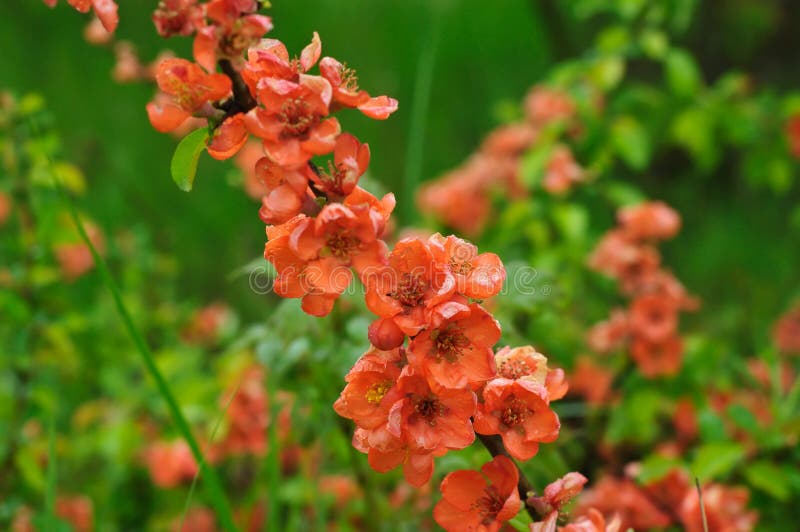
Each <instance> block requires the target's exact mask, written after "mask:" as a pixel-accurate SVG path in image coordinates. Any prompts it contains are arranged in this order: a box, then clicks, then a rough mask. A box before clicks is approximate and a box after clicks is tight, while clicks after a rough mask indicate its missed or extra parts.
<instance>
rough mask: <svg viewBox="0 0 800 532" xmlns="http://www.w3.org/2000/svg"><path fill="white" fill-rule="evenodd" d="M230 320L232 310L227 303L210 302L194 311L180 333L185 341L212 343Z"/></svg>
mask: <svg viewBox="0 0 800 532" xmlns="http://www.w3.org/2000/svg"><path fill="white" fill-rule="evenodd" d="M231 320H233V312H232V311H231V309H230V308H229V307H228V306H227V305H225V304H224V303H212V304H210V305H206V306H205V307H203V308H201V309H199V310H198V311H197V312H195V313H194V315H193V316H192V318H191V319H190V321H189V323H188V324H187V325H186V327H185V328H184V329H183V331H182V332H181V333H182V336H183V338H184V339H185V340H186V341H187V342H190V343H194V344H203V345H212V344H214V343H216V342H217V341H218V340H219V338H220V335H221V334H222V332H223V331H224V329H225V326H226V325H227V324H229V323H230V322H231Z"/></svg>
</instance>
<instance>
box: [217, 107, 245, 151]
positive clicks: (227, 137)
mask: <svg viewBox="0 0 800 532" xmlns="http://www.w3.org/2000/svg"><path fill="white" fill-rule="evenodd" d="M247 137H248V134H247V127H246V126H245V123H244V115H243V114H242V113H236V114H235V115H233V116H229V117H228V118H226V119H225V120H224V121H223V122H222V124H220V125H219V127H218V128H217V129H216V130H214V136H213V137H212V138H211V141H210V142H209V143H208V154H209V155H210V156H212V157H213V158H214V159H217V160H219V161H222V160H225V159H229V158H230V157H233V156H234V155H236V152H238V151H239V150H240V149H241V147H242V146H244V143H245V142H247Z"/></svg>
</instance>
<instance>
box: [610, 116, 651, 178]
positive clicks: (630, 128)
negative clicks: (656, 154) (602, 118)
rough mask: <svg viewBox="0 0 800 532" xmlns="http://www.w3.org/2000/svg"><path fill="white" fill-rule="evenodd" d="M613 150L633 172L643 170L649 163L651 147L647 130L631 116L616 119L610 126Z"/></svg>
mask: <svg viewBox="0 0 800 532" xmlns="http://www.w3.org/2000/svg"><path fill="white" fill-rule="evenodd" d="M611 131H612V133H611V135H612V141H613V143H614V148H615V149H616V151H617V153H618V154H619V156H620V157H622V160H623V161H625V163H626V164H627V165H628V166H630V167H631V168H632V169H633V170H643V169H644V168H645V167H646V166H647V163H648V162H650V155H651V151H652V149H651V146H650V137H649V135H648V134H647V130H646V129H645V128H644V127H642V125H641V124H640V123H639V122H638V121H637V120H636V119H634V118H633V117H631V116H623V117H620V118H619V119H617V121H616V122H614V125H613V126H612V130H611Z"/></svg>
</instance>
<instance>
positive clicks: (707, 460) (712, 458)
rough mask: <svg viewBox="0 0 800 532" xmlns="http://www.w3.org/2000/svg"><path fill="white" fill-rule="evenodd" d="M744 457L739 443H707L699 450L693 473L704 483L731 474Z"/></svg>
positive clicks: (695, 458) (693, 465)
mask: <svg viewBox="0 0 800 532" xmlns="http://www.w3.org/2000/svg"><path fill="white" fill-rule="evenodd" d="M743 457H744V448H743V447H742V446H741V445H739V444H738V443H727V442H719V443H707V444H705V445H703V446H701V447H700V448H699V449H698V450H697V454H696V455H695V457H694V462H693V464H692V472H693V473H694V474H695V475H696V476H697V477H698V478H700V479H702V480H703V481H704V482H705V481H708V480H711V479H712V478H715V477H720V476H723V475H725V474H726V473H729V472H730V471H731V470H732V469H733V468H734V467H736V465H737V464H738V463H739V462H740V461H741V459H742V458H743Z"/></svg>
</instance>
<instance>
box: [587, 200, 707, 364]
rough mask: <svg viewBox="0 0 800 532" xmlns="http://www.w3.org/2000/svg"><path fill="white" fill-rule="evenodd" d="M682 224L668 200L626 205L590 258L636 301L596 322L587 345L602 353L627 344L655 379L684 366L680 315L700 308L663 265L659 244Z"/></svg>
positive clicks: (639, 362)
mask: <svg viewBox="0 0 800 532" xmlns="http://www.w3.org/2000/svg"><path fill="white" fill-rule="evenodd" d="M680 225H681V220H680V216H679V215H678V213H677V212H675V211H674V210H673V209H672V208H670V207H669V206H667V205H666V204H665V203H663V202H658V201H655V202H647V203H642V204H639V205H635V206H631V207H625V208H623V209H621V210H620V211H619V213H618V226H617V227H616V228H614V229H612V230H610V231H609V232H608V233H606V234H605V235H604V236H603V238H602V239H601V240H600V242H599V243H598V244H597V247H596V248H595V250H594V251H593V252H592V255H591V257H590V258H589V266H590V267H591V268H592V269H594V270H596V271H598V272H601V273H603V274H605V275H607V276H609V277H612V278H613V279H615V280H616V281H617V282H618V283H619V286H620V289H621V291H622V293H623V295H625V296H626V297H628V298H630V299H631V302H630V305H629V308H628V309H627V310H621V309H616V310H614V311H613V312H612V315H611V318H610V319H609V320H607V321H603V322H601V323H598V324H597V325H595V326H594V327H593V328H592V329H591V330H590V331H589V334H588V337H587V343H588V344H589V346H590V347H591V348H592V349H593V350H594V351H596V352H598V353H611V352H614V351H617V350H619V349H620V348H623V347H627V349H629V350H630V354H631V357H632V358H633V360H634V361H635V362H636V364H637V366H638V368H639V370H640V371H641V372H642V374H643V375H645V376H647V377H651V378H652V377H657V376H661V375H675V374H676V373H677V372H678V370H679V369H680V367H681V361H682V354H683V342H682V341H681V338H680V336H679V335H678V321H679V314H680V312H681V311H689V310H695V309H696V308H697V306H698V302H697V300H696V299H695V298H693V297H691V296H690V295H689V294H687V292H686V289H685V288H684V287H683V285H682V284H681V283H680V281H678V280H677V279H676V278H675V277H674V276H673V275H672V273H670V272H669V271H667V270H664V269H663V268H662V267H661V255H660V254H659V252H658V249H657V248H656V246H655V243H656V242H658V241H660V240H667V239H670V238H673V237H674V236H675V235H676V234H677V233H678V231H679V230H680Z"/></svg>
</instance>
